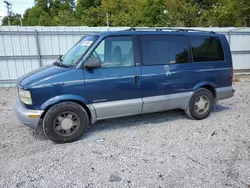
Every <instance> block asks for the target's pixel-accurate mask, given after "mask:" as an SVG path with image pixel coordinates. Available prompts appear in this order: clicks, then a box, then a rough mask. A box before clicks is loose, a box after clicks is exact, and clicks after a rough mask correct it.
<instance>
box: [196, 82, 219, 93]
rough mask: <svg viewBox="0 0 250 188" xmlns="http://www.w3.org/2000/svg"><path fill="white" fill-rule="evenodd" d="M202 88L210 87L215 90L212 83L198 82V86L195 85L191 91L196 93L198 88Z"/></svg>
mask: <svg viewBox="0 0 250 188" xmlns="http://www.w3.org/2000/svg"><path fill="white" fill-rule="evenodd" d="M202 86H211V87H213V88H215V85H214V83H213V82H207V81H204V82H199V83H198V84H196V85H195V86H194V87H193V89H192V91H196V90H197V89H198V88H200V87H202Z"/></svg>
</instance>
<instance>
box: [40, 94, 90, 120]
mask: <svg viewBox="0 0 250 188" xmlns="http://www.w3.org/2000/svg"><path fill="white" fill-rule="evenodd" d="M62 102H75V103H77V104H79V105H80V106H81V107H83V108H84V110H85V111H86V112H87V114H88V117H89V121H90V123H92V122H93V121H94V119H93V118H94V117H95V116H94V115H93V110H91V109H89V107H88V106H87V104H88V103H87V100H85V99H84V98H79V97H78V98H76V97H69V96H68V97H56V100H55V99H54V98H52V99H50V100H48V101H46V102H45V103H44V104H43V105H42V106H41V109H42V110H44V112H43V113H42V115H41V117H40V119H43V118H44V116H45V115H46V113H47V111H48V110H49V109H50V108H51V107H52V106H54V105H56V104H59V103H62Z"/></svg>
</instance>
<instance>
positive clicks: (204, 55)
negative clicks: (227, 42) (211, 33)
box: [190, 36, 224, 62]
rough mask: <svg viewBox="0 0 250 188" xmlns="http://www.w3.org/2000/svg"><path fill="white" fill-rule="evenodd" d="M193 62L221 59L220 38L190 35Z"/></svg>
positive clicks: (222, 58) (222, 56)
mask: <svg viewBox="0 0 250 188" xmlns="http://www.w3.org/2000/svg"><path fill="white" fill-rule="evenodd" d="M190 43H191V46H192V52H193V61H194V62H206V61H223V60H224V53H223V48H222V45H221V41H220V38H218V37H206V36H190Z"/></svg>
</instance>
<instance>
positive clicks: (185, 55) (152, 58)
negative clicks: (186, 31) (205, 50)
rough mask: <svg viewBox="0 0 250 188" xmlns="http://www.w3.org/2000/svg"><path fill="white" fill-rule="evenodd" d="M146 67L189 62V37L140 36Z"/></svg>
mask: <svg viewBox="0 0 250 188" xmlns="http://www.w3.org/2000/svg"><path fill="white" fill-rule="evenodd" d="M140 42H141V50H142V59H143V64H144V65H167V64H176V63H188V62H189V43H188V38H187V36H174V35H142V36H140Z"/></svg>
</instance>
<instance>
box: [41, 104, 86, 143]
mask: <svg viewBox="0 0 250 188" xmlns="http://www.w3.org/2000/svg"><path fill="white" fill-rule="evenodd" d="M88 124H89V118H88V114H87V112H86V111H85V109H84V108H83V107H82V106H80V105H79V104H77V103H74V102H62V103H59V104H56V105H54V106H52V107H51V108H50V109H49V110H48V111H47V113H46V115H45V117H44V121H43V130H44V132H45V134H46V135H47V136H48V137H49V138H50V139H51V140H52V141H54V142H58V143H66V142H73V141H76V140H78V139H79V138H80V137H81V136H82V135H83V133H84V132H85V131H86V129H87V126H88Z"/></svg>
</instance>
